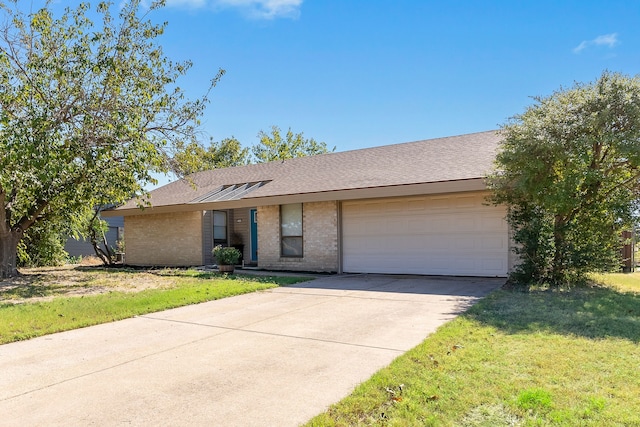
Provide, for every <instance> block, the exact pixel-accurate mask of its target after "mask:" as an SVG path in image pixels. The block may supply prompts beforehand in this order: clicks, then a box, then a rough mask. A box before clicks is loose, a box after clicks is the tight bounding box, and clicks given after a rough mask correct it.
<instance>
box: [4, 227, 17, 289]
mask: <svg viewBox="0 0 640 427" xmlns="http://www.w3.org/2000/svg"><path fill="white" fill-rule="evenodd" d="M21 238H22V230H9V231H8V232H0V279H7V278H9V277H15V276H17V275H18V266H17V260H18V243H19V242H20V239H21Z"/></svg>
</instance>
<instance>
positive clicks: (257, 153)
mask: <svg viewBox="0 0 640 427" xmlns="http://www.w3.org/2000/svg"><path fill="white" fill-rule="evenodd" d="M258 138H259V139H260V142H259V143H258V144H256V145H254V146H253V147H252V149H251V151H252V153H253V157H254V159H255V161H256V163H265V162H272V161H274V160H286V159H292V158H295V157H304V156H313V155H316V154H324V153H328V152H330V151H335V150H336V147H333V149H331V150H329V149H328V148H327V144H326V143H324V142H318V141H316V140H315V139H313V138H311V139H305V138H304V137H303V134H302V132H300V133H296V134H294V133H293V132H292V131H291V128H289V130H288V131H287V134H286V135H285V139H282V136H281V134H280V128H279V127H278V126H271V135H268V134H267V133H265V132H264V131H260V132H259V133H258Z"/></svg>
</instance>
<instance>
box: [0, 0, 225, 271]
mask: <svg viewBox="0 0 640 427" xmlns="http://www.w3.org/2000/svg"><path fill="white" fill-rule="evenodd" d="M23 3H24V2H19V1H18V0H13V1H9V2H4V3H1V4H0V13H1V14H2V15H3V20H2V21H3V22H4V23H5V24H4V26H2V27H1V28H0V152H2V154H3V155H2V157H0V277H6V276H12V275H15V274H16V273H17V271H16V270H15V253H16V247H17V244H18V242H19V240H20V239H21V238H22V236H23V233H24V232H25V231H26V230H27V229H28V228H29V227H31V226H32V225H33V224H35V223H36V222H39V221H47V220H49V219H50V218H51V217H52V216H58V217H61V218H64V217H65V216H71V215H75V213H76V212H77V211H80V210H83V209H86V208H87V207H93V206H96V205H102V204H106V203H119V202H122V201H124V200H126V199H129V198H131V197H132V196H133V195H135V194H140V193H143V192H144V190H143V188H144V185H145V184H146V183H149V182H155V179H154V178H153V175H152V174H153V173H154V172H167V171H168V170H169V169H170V167H171V163H170V161H169V160H170V159H171V157H172V153H173V152H174V151H175V150H176V149H180V148H181V147H184V144H185V143H191V142H195V141H196V130H197V126H198V124H199V123H198V117H199V116H200V115H201V114H202V112H203V109H204V108H205V106H206V104H207V102H208V98H207V95H205V96H204V97H202V98H200V99H197V100H195V101H188V100H185V95H184V93H183V91H182V90H181V89H180V88H179V86H177V83H178V80H179V78H180V77H181V76H183V75H184V74H185V73H186V72H187V70H188V69H189V68H190V66H191V63H190V62H172V61H170V60H169V59H168V58H167V57H165V55H164V54H163V51H162V48H161V46H160V45H159V44H158V42H157V39H158V37H160V36H161V35H162V34H163V32H164V31H165V27H166V24H161V25H156V24H154V23H152V22H151V21H150V20H148V18H147V16H148V14H149V13H151V12H153V11H154V10H155V9H158V8H159V7H161V6H162V5H163V2H154V3H153V4H151V5H149V7H148V9H147V8H145V9H144V14H143V13H141V12H140V10H141V9H143V8H142V7H141V4H142V1H141V0H130V1H128V2H126V3H124V4H118V6H117V9H118V11H119V13H118V16H114V15H113V14H112V13H111V9H112V8H114V7H115V6H114V4H113V3H112V2H100V3H99V4H98V5H97V8H96V9H95V11H90V9H89V8H90V6H89V5H88V4H86V3H82V4H80V5H78V6H77V7H76V8H75V9H72V8H67V9H65V12H64V13H63V14H62V16H60V17H54V16H53V12H52V10H51V7H50V5H51V2H47V3H46V5H45V7H43V8H42V9H40V10H36V11H34V12H24V11H23V10H22V9H21V7H23V8H24V4H23ZM90 16H91V17H94V18H95V17H97V20H98V21H99V24H95V23H94V22H93V20H92V18H90ZM222 73H223V72H222V71H220V72H219V73H218V75H217V76H216V77H215V78H214V79H213V80H212V82H211V86H210V87H209V89H211V88H212V87H213V86H214V85H215V83H216V82H217V79H218V78H219V77H220V76H221V75H222Z"/></svg>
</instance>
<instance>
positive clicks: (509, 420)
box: [307, 273, 640, 427]
mask: <svg viewBox="0 0 640 427" xmlns="http://www.w3.org/2000/svg"><path fill="white" fill-rule="evenodd" d="M593 278H594V279H597V280H598V282H600V283H603V282H604V283H607V286H595V285H594V286H591V287H581V288H574V289H571V290H553V291H550V290H545V289H538V290H532V291H530V292H520V291H507V290H499V291H496V292H494V293H493V294H491V295H490V296H489V297H487V298H486V299H484V300H482V301H481V302H480V303H478V304H477V305H475V306H474V307H472V308H471V309H470V310H469V311H468V312H467V313H466V314H464V315H462V316H460V317H458V318H457V319H456V320H454V321H452V322H450V323H448V324H446V325H444V326H443V327H441V328H440V329H438V331H437V332H436V333H434V334H433V335H431V336H430V337H429V338H427V339H426V340H425V341H424V342H423V343H422V344H420V345H419V346H417V347H416V348H414V349H413V350H411V351H409V352H408V353H406V354H405V355H403V356H401V357H399V358H398V359H396V360H395V361H394V362H393V363H392V364H391V365H390V366H389V367H387V368H385V369H382V370H381V371H379V372H378V373H376V374H375V375H374V376H373V377H372V378H371V379H370V380H368V381H367V382H365V383H363V384H361V385H360V386H358V387H357V388H356V390H355V391H354V392H353V393H352V394H351V395H350V396H348V397H347V398H345V399H344V400H343V401H341V402H339V403H337V404H335V405H333V406H332V407H331V408H329V410H328V411H326V412H325V413H323V414H321V415H319V416H317V417H316V418H314V419H313V420H311V421H310V422H309V423H308V424H307V426H368V425H376V426H487V427H488V426H491V427H493V426H516V425H518V426H520V425H521V426H548V425H549V426H550V425H562V426H605V425H606V426H640V399H639V398H638V396H640V273H636V274H631V275H620V276H618V275H604V276H594V277H593ZM622 279H624V280H622Z"/></svg>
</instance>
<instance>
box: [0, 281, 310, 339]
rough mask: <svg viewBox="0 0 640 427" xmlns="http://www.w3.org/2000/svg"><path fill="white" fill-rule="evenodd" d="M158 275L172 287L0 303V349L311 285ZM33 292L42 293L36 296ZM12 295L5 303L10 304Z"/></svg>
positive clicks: (47, 289)
mask: <svg viewBox="0 0 640 427" xmlns="http://www.w3.org/2000/svg"><path fill="white" fill-rule="evenodd" d="M140 274H146V273H140ZM155 274H158V275H160V276H169V278H170V279H171V282H170V287H168V288H159V289H147V290H143V291H140V292H125V291H108V292H107V293H102V294H99V295H86V296H79V297H60V296H58V297H56V298H54V299H53V300H51V301H45V302H35V303H33V302H27V303H22V304H14V303H12V302H5V303H0V344H5V343H9V342H13V341H18V340H24V339H29V338H34V337H37V336H41V335H46V334H51V333H55V332H61V331H66V330H70V329H77V328H82V327H85V326H91V325H97V324H100V323H106V322H112V321H115V320H120V319H125V318H128V317H133V316H137V315H142V314H146V313H151V312H155V311H160V310H166V309H169V308H175V307H180V306H184V305H189V304H197V303H200V302H205V301H211V300H216V299H220V298H225V297H230V296H234V295H240V294H244V293H248V292H254V291H258V290H263V289H269V288H274V287H277V286H280V285H287V284H293V283H298V282H301V281H305V280H309V279H308V278H301V277H259V276H240V275H233V276H226V275H220V274H217V273H203V272H199V271H195V270H186V271H180V270H166V271H158V272H156V273H155ZM135 275H136V272H135V271H118V270H99V271H97V272H96V271H95V270H94V271H93V272H92V276H83V277H84V278H85V279H86V283H85V285H84V286H92V287H95V286H100V285H101V284H102V285H104V286H108V285H109V284H111V283H113V282H116V281H118V280H123V279H124V278H125V276H126V277H128V278H130V277H135ZM88 277H89V278H88ZM158 280H160V277H159V278H158ZM79 286H81V285H79ZM167 286H169V285H167ZM72 287H75V288H77V286H72ZM58 288H59V286H57V285H55V284H54V285H52V286H47V285H46V283H39V284H37V285H29V287H28V289H26V290H25V289H22V291H24V292H21V289H19V288H17V290H16V289H12V290H11V291H10V292H12V293H16V294H19V295H20V296H22V297H24V293H25V292H26V293H27V294H28V296H36V297H37V296H46V295H51V294H55V291H56V290H57V289H58ZM34 289H38V292H36V294H35V295H32V294H33V293H34ZM11 296H12V295H9V296H8V297H7V298H5V299H6V300H10V299H11Z"/></svg>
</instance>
